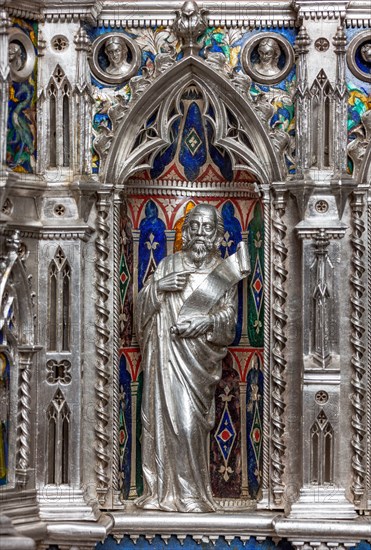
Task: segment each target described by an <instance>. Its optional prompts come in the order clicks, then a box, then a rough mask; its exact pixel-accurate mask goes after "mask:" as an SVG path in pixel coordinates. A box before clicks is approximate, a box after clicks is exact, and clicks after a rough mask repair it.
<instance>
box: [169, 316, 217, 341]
mask: <svg viewBox="0 0 371 550" xmlns="http://www.w3.org/2000/svg"><path fill="white" fill-rule="evenodd" d="M213 325H214V322H213V318H212V316H211V315H204V316H202V317H194V318H192V319H182V321H181V323H177V325H176V327H177V329H178V330H177V333H178V336H180V337H181V338H197V336H201V334H206V332H208V331H210V330H212V328H213Z"/></svg>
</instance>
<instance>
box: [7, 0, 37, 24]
mask: <svg viewBox="0 0 371 550" xmlns="http://www.w3.org/2000/svg"><path fill="white" fill-rule="evenodd" d="M42 5H43V3H42V2H40V1H39V0H18V1H17V0H6V1H5V3H4V7H5V9H6V11H7V12H8V13H9V15H12V16H13V17H24V18H27V19H33V20H35V21H40V20H42V19H43V16H42V13H41V8H42Z"/></svg>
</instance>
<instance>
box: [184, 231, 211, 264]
mask: <svg viewBox="0 0 371 550" xmlns="http://www.w3.org/2000/svg"><path fill="white" fill-rule="evenodd" d="M215 249H216V247H215V238H214V239H210V238H208V237H193V238H191V239H190V240H189V241H188V242H187V244H186V245H185V246H184V247H183V250H189V251H190V255H191V258H192V260H193V261H194V262H195V263H200V262H203V261H204V260H205V258H206V257H207V256H208V255H209V254H210V253H211V252H212V251H214V250H215Z"/></svg>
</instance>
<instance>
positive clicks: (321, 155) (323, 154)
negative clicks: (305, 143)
mask: <svg viewBox="0 0 371 550" xmlns="http://www.w3.org/2000/svg"><path fill="white" fill-rule="evenodd" d="M333 92H334V90H333V88H332V86H331V84H330V82H329V80H328V78H327V75H326V73H325V72H324V70H323V69H321V71H320V72H319V73H318V75H317V78H316V79H315V81H314V83H313V85H312V88H311V110H312V143H311V145H312V166H316V167H317V168H320V169H323V168H328V167H329V166H331V163H332V157H333V151H332V136H331V134H330V128H331V127H332V123H333Z"/></svg>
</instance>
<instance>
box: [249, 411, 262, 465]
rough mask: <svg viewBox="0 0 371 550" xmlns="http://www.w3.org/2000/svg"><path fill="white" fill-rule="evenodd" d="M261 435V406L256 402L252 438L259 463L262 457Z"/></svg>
mask: <svg viewBox="0 0 371 550" xmlns="http://www.w3.org/2000/svg"><path fill="white" fill-rule="evenodd" d="M261 435H262V434H261V421H260V415H259V407H258V406H257V404H255V411H254V419H253V422H252V426H251V431H250V438H251V443H252V446H253V449H254V453H255V458H256V462H257V463H259V458H260V450H261V444H262V437H261Z"/></svg>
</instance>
